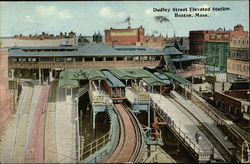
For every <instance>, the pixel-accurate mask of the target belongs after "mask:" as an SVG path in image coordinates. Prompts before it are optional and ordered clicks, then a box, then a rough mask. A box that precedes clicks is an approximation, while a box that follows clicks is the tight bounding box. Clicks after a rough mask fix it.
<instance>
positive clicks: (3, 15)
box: [0, 1, 249, 37]
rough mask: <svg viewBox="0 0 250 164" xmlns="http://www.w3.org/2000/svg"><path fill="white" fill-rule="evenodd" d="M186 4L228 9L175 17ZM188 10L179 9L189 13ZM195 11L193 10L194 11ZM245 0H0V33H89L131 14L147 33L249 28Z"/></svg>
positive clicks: (133, 21) (134, 23) (114, 24)
mask: <svg viewBox="0 0 250 164" xmlns="http://www.w3.org/2000/svg"><path fill="white" fill-rule="evenodd" d="M189 7H198V8H200V7H211V9H212V7H218V8H219V7H229V8H230V10H228V11H217V12H215V11H206V12H202V11H200V13H201V14H208V15H209V17H205V18H199V17H193V18H177V17H175V16H174V14H175V12H173V11H172V8H189ZM153 8H170V9H171V11H170V12H169V13H166V12H153ZM188 13H190V12H179V14H188ZM194 13H196V12H193V13H192V14H194ZM157 15H164V16H167V17H168V19H169V20H170V22H171V23H172V25H173V26H172V25H171V23H162V24H160V23H157V22H155V21H154V19H153V17H154V16H157ZM248 15H249V2H248V1H240V2H239V1H219V2H218V1H198V2H197V1H188V2H183V1H175V2H172V1H164V2H162V1H158V2H150V1H144V2H139V1H138V2H137V1H132V2H128V1H118V2H112V1H108V2H104V1H88V2H84V1H81V2H77V1H74V2H69V1H64V2H49V1H48V2H38V1H36V2H17V1H14V2H6V1H5V2H1V3H0V24H1V25H0V36H1V37H6V36H13V35H15V34H20V33H22V34H23V35H28V34H35V33H37V34H40V33H41V32H47V33H50V34H51V33H52V34H59V33H60V32H69V31H71V30H73V31H74V32H76V33H77V34H82V35H92V34H93V33H94V32H98V31H100V32H101V33H102V34H103V33H104V30H105V29H108V28H110V27H113V28H126V27H127V26H128V24H126V23H121V22H122V21H123V20H125V19H126V17H128V16H130V17H131V26H132V28H136V27H139V26H140V25H142V26H143V27H144V28H145V33H146V34H150V35H151V34H152V33H154V32H156V31H157V32H158V33H161V34H162V35H166V33H168V36H172V35H173V29H175V31H176V35H177V36H188V35H189V31H190V30H206V29H213V30H216V29H218V28H219V27H221V28H224V27H225V28H226V30H227V29H233V26H234V25H236V24H242V25H243V26H244V29H245V30H247V31H249V16H248Z"/></svg>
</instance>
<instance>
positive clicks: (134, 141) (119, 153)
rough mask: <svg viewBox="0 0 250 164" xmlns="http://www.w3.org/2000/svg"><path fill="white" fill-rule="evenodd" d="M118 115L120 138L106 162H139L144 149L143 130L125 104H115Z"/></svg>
mask: <svg viewBox="0 0 250 164" xmlns="http://www.w3.org/2000/svg"><path fill="white" fill-rule="evenodd" d="M115 107H116V108H117V111H118V116H119V117H120V123H121V125H120V127H121V131H120V138H119V142H118V145H117V147H116V149H115V151H114V152H113V154H112V155H111V156H110V157H109V158H108V160H107V161H106V162H108V163H114V162H119V163H120V162H139V160H140V158H141V156H142V152H143V149H144V147H143V146H144V138H143V130H142V128H141V127H140V123H139V121H138V120H137V118H136V116H135V115H134V114H133V113H132V112H131V111H130V110H129V109H128V107H127V106H126V105H125V104H115Z"/></svg>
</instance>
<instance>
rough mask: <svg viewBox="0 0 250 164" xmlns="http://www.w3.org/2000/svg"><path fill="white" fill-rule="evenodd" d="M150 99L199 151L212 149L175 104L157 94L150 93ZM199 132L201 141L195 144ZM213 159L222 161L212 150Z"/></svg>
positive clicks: (209, 143) (216, 152)
mask: <svg viewBox="0 0 250 164" xmlns="http://www.w3.org/2000/svg"><path fill="white" fill-rule="evenodd" d="M150 97H151V99H152V100H153V101H154V102H155V103H157V104H158V106H159V107H160V108H161V109H162V110H163V111H164V112H166V113H167V114H168V116H170V117H171V120H172V121H174V123H175V124H176V125H177V126H178V127H179V128H180V130H181V131H182V132H184V133H185V135H186V136H188V138H189V139H190V140H191V141H192V142H193V143H194V144H195V145H196V146H197V147H198V148H200V149H201V150H202V149H203V150H206V149H213V145H212V144H211V142H210V141H209V140H208V139H207V137H206V136H205V135H204V134H203V133H202V132H201V131H200V130H199V129H198V127H197V126H196V125H195V123H194V122H193V121H192V120H191V119H190V118H189V117H188V116H187V115H185V114H184V113H183V112H182V111H181V110H180V109H179V108H178V107H177V106H176V105H175V104H173V103H172V102H170V100H168V99H167V98H166V97H164V96H162V95H160V94H157V93H150ZM198 131H199V132H200V134H201V136H202V137H201V139H199V142H198V143H197V142H196V137H195V134H196V132H198ZM214 157H215V158H217V159H223V158H222V157H221V155H220V154H219V153H218V151H217V150H216V149H214Z"/></svg>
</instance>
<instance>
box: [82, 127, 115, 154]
mask: <svg viewBox="0 0 250 164" xmlns="http://www.w3.org/2000/svg"><path fill="white" fill-rule="evenodd" d="M111 137H112V128H110V130H109V132H108V133H106V134H105V135H104V136H102V137H101V138H99V139H97V140H95V141H93V142H91V143H89V144H87V145H84V141H83V140H81V146H80V159H85V158H86V157H88V156H90V155H92V154H94V153H95V152H97V151H98V150H100V149H101V148H103V147H104V146H105V145H106V144H107V143H108V142H110V141H111ZM81 138H83V137H82V136H81Z"/></svg>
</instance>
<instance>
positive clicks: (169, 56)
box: [9, 43, 204, 81]
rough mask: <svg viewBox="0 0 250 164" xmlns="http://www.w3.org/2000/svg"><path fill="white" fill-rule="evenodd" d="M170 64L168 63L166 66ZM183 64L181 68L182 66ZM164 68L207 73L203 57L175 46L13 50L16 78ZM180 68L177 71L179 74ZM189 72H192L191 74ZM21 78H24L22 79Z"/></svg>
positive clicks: (12, 63)
mask: <svg viewBox="0 0 250 164" xmlns="http://www.w3.org/2000/svg"><path fill="white" fill-rule="evenodd" d="M166 63H168V64H166ZM180 65H181V67H179V66H180ZM112 67H130V68H131V67H160V68H164V69H166V71H168V72H171V73H177V74H179V75H184V74H186V75H185V76H184V77H190V76H195V75H201V74H204V69H200V68H202V67H203V68H204V62H203V57H199V56H190V55H183V53H182V52H180V51H179V50H177V49H176V48H175V47H174V46H173V45H167V46H166V47H165V48H163V49H161V50H156V49H152V48H149V47H146V46H126V45H116V46H111V45H106V44H103V43H98V44H89V45H86V46H57V47H11V48H9V68H10V69H17V70H16V71H14V73H13V72H12V71H10V72H12V75H11V77H12V76H17V75H18V74H20V73H18V72H19V71H21V72H23V73H22V76H27V77H28V76H29V77H32V78H36V79H38V78H39V79H40V80H42V81H43V80H44V79H45V77H50V79H51V78H52V75H53V76H55V74H56V72H58V71H59V70H62V69H65V68H112ZM176 68H177V71H176ZM187 72H190V73H189V74H187ZM20 78H21V77H20Z"/></svg>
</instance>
